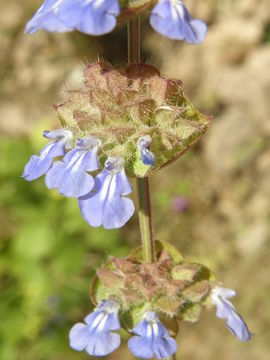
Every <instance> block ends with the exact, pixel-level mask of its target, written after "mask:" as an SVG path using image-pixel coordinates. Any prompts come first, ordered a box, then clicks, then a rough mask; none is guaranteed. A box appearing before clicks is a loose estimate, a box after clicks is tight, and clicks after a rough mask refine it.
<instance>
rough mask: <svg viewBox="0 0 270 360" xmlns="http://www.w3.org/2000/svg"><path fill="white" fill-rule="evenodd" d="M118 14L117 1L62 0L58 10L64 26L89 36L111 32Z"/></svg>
mask: <svg viewBox="0 0 270 360" xmlns="http://www.w3.org/2000/svg"><path fill="white" fill-rule="evenodd" d="M119 14H120V6H119V3H118V0H88V1H85V0H64V2H63V5H62V7H61V10H60V15H61V19H63V21H64V22H65V24H67V25H68V26H70V27H71V28H73V29H76V30H79V31H81V32H82V33H85V34H89V35H102V34H106V33H109V32H110V31H112V30H113V29H114V28H115V26H116V22H117V20H116V16H117V15H119Z"/></svg>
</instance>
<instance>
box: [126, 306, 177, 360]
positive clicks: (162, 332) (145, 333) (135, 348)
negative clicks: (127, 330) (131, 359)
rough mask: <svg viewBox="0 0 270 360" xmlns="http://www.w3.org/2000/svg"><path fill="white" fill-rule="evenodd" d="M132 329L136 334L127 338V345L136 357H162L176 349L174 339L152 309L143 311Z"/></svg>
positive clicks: (169, 354) (167, 355)
mask: <svg viewBox="0 0 270 360" xmlns="http://www.w3.org/2000/svg"><path fill="white" fill-rule="evenodd" d="M132 331H133V333H134V334H136V336H132V337H131V338H130V339H129V341H128V347H129V350H130V351H131V352H132V353H133V355H135V356H136V357H139V358H143V359H150V358H152V357H153V356H155V357H156V358H157V359H164V358H167V357H169V356H171V355H172V354H174V353H175V352H176V350H177V343H176V341H175V340H174V339H173V338H172V337H170V334H169V331H168V330H167V329H166V328H165V326H164V325H163V324H162V323H161V322H160V321H159V319H158V316H157V315H156V313H154V312H152V311H149V312H147V313H145V314H144V316H143V319H142V320H141V321H140V322H139V323H138V324H137V325H136V326H135V327H134V329H133V330H132Z"/></svg>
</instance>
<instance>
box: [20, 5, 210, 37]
mask: <svg viewBox="0 0 270 360" xmlns="http://www.w3.org/2000/svg"><path fill="white" fill-rule="evenodd" d="M137 2H138V4H137V3H136V1H132V6H129V5H128V4H126V3H124V4H123V5H121V3H120V2H118V0H88V1H86V0H45V2H44V4H43V5H42V6H41V7H40V8H39V9H38V11H37V12H36V13H35V15H34V16H33V17H32V19H31V20H30V21H28V23H27V26H26V30H25V31H26V32H27V33H30V34H33V33H35V32H36V31H38V30H47V31H55V32H66V31H72V30H78V31H81V32H82V33H85V34H90V35H102V34H106V33H108V32H110V31H112V30H113V29H114V28H115V26H116V24H117V18H118V19H119V18H120V19H121V17H122V18H125V15H124V14H125V10H127V9H128V10H129V16H130V13H133V14H134V15H133V16H135V15H137V14H138V13H140V12H141V11H142V10H144V9H145V8H146V7H148V6H150V5H151V1H149V0H145V1H143V2H142V1H137ZM142 3H143V6H142ZM121 10H122V12H121ZM150 24H151V26H152V27H153V28H154V29H155V30H156V31H157V32H158V33H160V34H162V35H164V36H166V37H168V38H170V39H175V40H185V41H186V42H187V43H191V44H199V43H201V42H202V41H203V40H204V38H205V36H206V32H207V26H206V25H205V23H204V22H203V21H201V20H198V19H192V17H191V15H190V13H189V12H188V10H187V9H186V7H185V5H184V4H183V1H181V0H160V1H158V3H157V4H156V5H155V6H154V8H153V10H152V11H151V15H150Z"/></svg>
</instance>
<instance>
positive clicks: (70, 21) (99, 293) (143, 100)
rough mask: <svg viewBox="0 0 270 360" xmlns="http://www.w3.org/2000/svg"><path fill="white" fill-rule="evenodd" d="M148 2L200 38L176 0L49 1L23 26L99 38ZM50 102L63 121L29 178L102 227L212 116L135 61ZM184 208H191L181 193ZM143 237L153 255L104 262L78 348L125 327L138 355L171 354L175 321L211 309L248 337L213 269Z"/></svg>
mask: <svg viewBox="0 0 270 360" xmlns="http://www.w3.org/2000/svg"><path fill="white" fill-rule="evenodd" d="M147 9H150V10H151V13H150V24H151V26H152V27H153V28H154V29H155V30H156V31H157V32H158V33H160V34H162V35H164V36H166V37H168V38H170V39H175V40H184V41H186V42H187V43H192V44H199V43H201V42H202V41H203V40H204V38H205V36H206V32H207V26H206V25H205V23H204V22H202V21H201V20H199V19H193V18H192V16H191V15H190V13H189V12H188V10H187V9H186V7H185V6H184V4H183V1H181V0H159V1H151V0H132V1H130V0H124V1H121V2H120V1H118V0H87V1H86V0H46V1H45V2H44V4H43V5H42V6H41V7H40V8H39V9H38V11H37V12H36V14H35V15H34V16H33V17H32V19H31V20H30V21H29V22H28V23H27V26H26V32H27V33H30V34H33V33H35V32H36V31H38V30H47V31H55V32H67V31H72V30H78V31H81V32H83V33H85V34H91V35H102V34H105V33H108V32H110V31H112V30H113V29H114V28H115V26H116V25H117V24H121V23H124V22H127V21H130V20H133V19H136V18H137V17H138V15H140V13H142V12H143V11H145V10H147ZM55 109H56V110H57V112H58V116H59V118H60V121H61V124H62V126H61V128H60V129H57V130H52V131H48V130H46V131H44V132H43V136H44V137H45V138H46V139H48V140H49V143H48V144H47V145H45V146H44V147H43V148H42V149H41V151H40V154H39V156H37V155H33V156H31V158H30V160H29V162H28V163H27V164H26V165H25V169H24V172H23V175H22V176H23V177H24V178H25V180H27V181H32V180H35V179H38V178H39V177H41V176H42V175H45V183H46V185H47V187H48V188H49V189H57V190H58V191H59V193H60V194H61V195H64V196H66V197H70V198H77V199H78V204H79V208H80V210H81V213H82V216H83V218H84V219H85V220H86V221H87V223H88V224H89V225H90V226H93V227H98V226H103V227H104V228H105V229H113V228H120V227H122V226H123V225H124V224H126V222H127V221H128V220H129V219H130V218H131V216H132V215H133V213H134V210H135V209H134V204H133V201H132V200H131V199H130V198H129V197H128V196H129V195H130V194H131V193H132V187H131V184H130V181H129V178H130V177H131V178H140V179H143V178H146V177H148V176H149V175H150V174H152V173H153V172H155V171H158V170H160V169H162V168H163V167H165V166H167V165H169V164H170V163H172V162H174V161H175V160H177V159H178V158H179V157H180V156H181V155H183V154H184V153H185V152H186V151H187V150H189V149H190V148H191V147H192V146H193V145H194V144H195V143H196V142H197V141H198V140H199V139H200V137H201V136H202V135H203V134H204V132H205V131H206V130H207V128H208V126H209V123H210V118H209V117H206V116H204V115H202V114H201V113H200V112H199V111H198V110H197V109H196V108H195V107H194V106H193V105H192V103H191V102H190V101H189V99H188V98H187V97H186V96H185V94H184V92H183V87H182V82H181V81H180V80H176V79H166V78H165V77H162V76H161V75H160V73H159V71H158V69H156V68H155V67H154V66H152V65H149V64H139V63H136V64H129V65H127V66H123V67H118V68H114V67H113V66H112V65H110V64H109V63H107V62H104V61H97V62H95V63H93V64H88V65H86V66H85V68H84V83H83V85H82V86H81V87H79V88H76V89H66V90H65V98H64V100H63V102H62V103H61V104H58V105H55ZM180 200H181V199H180ZM180 205H181V208H183V207H184V206H185V203H183V199H182V200H181V204H180ZM180 205H179V206H180ZM179 206H178V207H179ZM149 227H151V224H150V223H149ZM149 232H150V233H151V229H149ZM144 241H146V240H145V239H144ZM148 241H151V242H152V243H151V244H152V246H153V248H155V261H154V262H151V261H148V260H146V259H145V257H144V256H143V255H142V253H143V251H142V248H139V249H137V250H135V251H133V252H132V253H131V254H130V255H129V256H128V257H127V258H110V259H109V260H108V261H107V262H106V263H105V264H103V265H102V266H101V267H100V268H99V269H98V270H97V272H96V275H95V277H94V280H93V283H92V286H91V299H92V302H93V303H94V304H95V305H96V308H95V309H94V311H93V312H92V313H90V314H89V315H88V316H86V318H85V319H84V323H77V324H75V325H74V326H73V327H72V329H71V330H70V333H69V340H70V346H71V348H72V349H74V350H77V351H83V350H85V351H86V352H87V353H88V354H89V355H93V356H105V355H108V354H110V353H111V352H113V351H114V350H116V349H117V348H118V347H119V346H120V343H121V337H120V334H119V333H118V331H119V330H120V329H123V330H124V331H126V332H127V333H128V334H129V335H130V338H129V340H128V348H129V350H130V351H131V352H132V354H133V355H134V356H136V357H139V358H143V359H148V358H152V357H156V358H157V359H164V358H168V357H170V356H172V355H173V354H174V353H175V352H176V350H177V342H176V340H175V339H174V338H175V337H176V335H177V332H178V323H179V322H180V321H186V322H189V323H195V322H197V321H198V320H199V318H200V314H201V312H202V311H203V310H204V309H210V308H213V307H214V306H216V316H217V317H218V318H221V319H223V320H225V324H226V327H227V328H228V330H229V331H230V332H231V333H232V334H233V335H234V336H236V337H237V338H238V339H239V340H240V341H248V340H250V338H251V335H252V334H251V333H250V332H249V330H248V327H247V325H246V323H245V322H244V320H243V319H242V317H241V316H240V315H239V314H238V313H237V311H236V309H235V308H234V306H233V304H232V303H231V302H230V301H229V300H228V299H230V298H232V297H234V296H235V295H236V292H235V291H234V290H231V289H225V288H222V287H219V286H218V283H217V282H216V280H215V276H214V274H213V272H212V271H211V270H209V269H208V268H207V267H205V266H204V265H202V264H197V263H191V262H187V261H186V260H185V259H184V258H183V256H182V255H181V254H180V253H179V251H178V250H176V249H175V248H174V247H173V246H172V245H170V244H168V243H165V242H161V241H154V240H153V239H148Z"/></svg>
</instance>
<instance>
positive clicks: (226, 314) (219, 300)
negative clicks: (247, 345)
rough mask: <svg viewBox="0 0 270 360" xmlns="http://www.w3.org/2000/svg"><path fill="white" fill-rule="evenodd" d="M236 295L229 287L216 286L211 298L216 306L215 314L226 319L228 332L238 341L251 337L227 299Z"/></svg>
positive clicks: (245, 325) (243, 322)
mask: <svg viewBox="0 0 270 360" xmlns="http://www.w3.org/2000/svg"><path fill="white" fill-rule="evenodd" d="M235 295H236V292H235V291H234V290H231V289H225V288H221V287H216V288H214V289H213V290H212V293H211V299H212V301H213V303H214V304H215V305H216V306H217V312H216V316H217V317H218V318H220V319H224V320H225V321H226V326H227V328H228V329H229V330H230V332H231V333H232V334H233V335H234V336H236V337H237V338H238V340H240V341H248V340H250V339H251V335H252V334H251V333H250V332H249V330H248V327H247V324H246V323H245V321H244V320H243V319H242V317H241V316H240V315H239V314H238V313H237V312H236V310H235V307H234V306H233V304H232V303H231V302H230V301H229V300H228V299H230V298H232V297H234V296H235Z"/></svg>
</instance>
